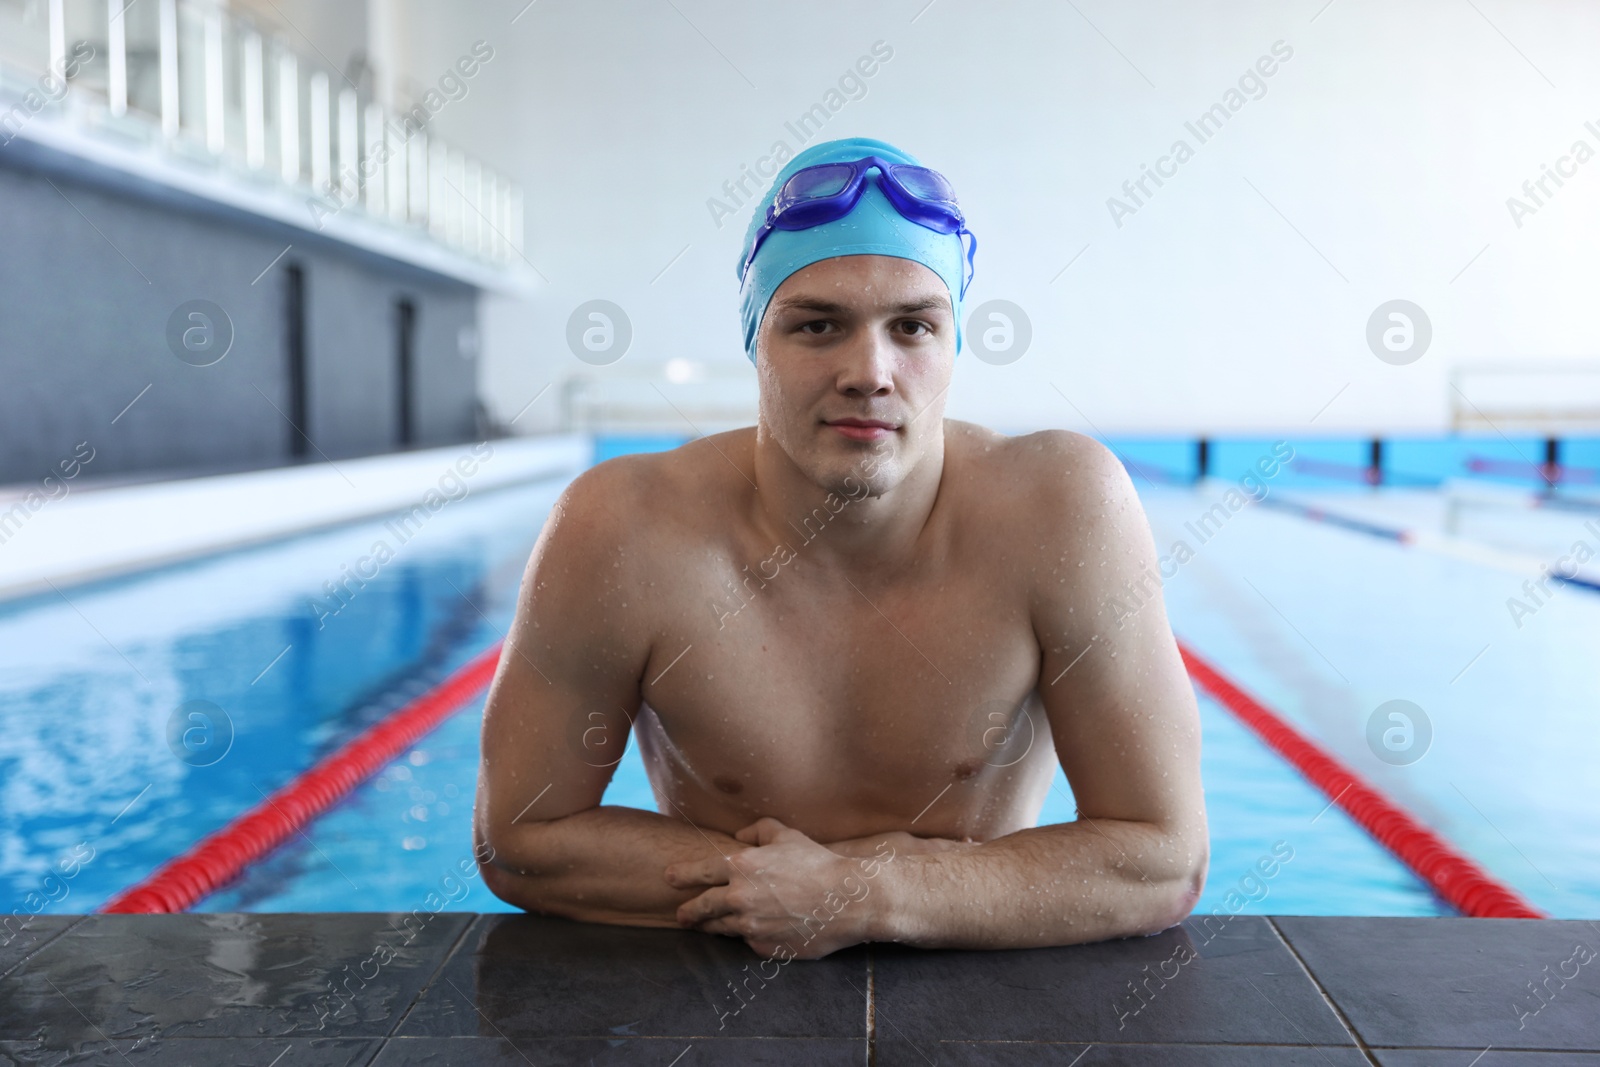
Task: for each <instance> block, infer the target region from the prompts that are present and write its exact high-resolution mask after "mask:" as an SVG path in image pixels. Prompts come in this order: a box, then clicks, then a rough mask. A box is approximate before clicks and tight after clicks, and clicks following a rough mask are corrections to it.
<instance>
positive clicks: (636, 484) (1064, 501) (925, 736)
mask: <svg viewBox="0 0 1600 1067" xmlns="http://www.w3.org/2000/svg"><path fill="white" fill-rule="evenodd" d="M796 175H798V176H799V177H798V178H796ZM791 179H795V180H793V181H791ZM766 205H773V206H774V210H769V211H768V212H767V213H766V215H765V216H763V214H762V213H761V212H760V211H758V212H757V214H756V217H755V218H754V219H753V220H752V222H751V225H750V230H749V233H748V234H747V240H746V242H745V246H744V250H743V254H742V256H741V259H740V265H739V266H740V276H741V279H742V286H743V290H742V291H743V297H742V310H743V317H744V326H745V344H746V349H747V353H748V355H749V356H750V358H751V360H752V361H753V362H754V363H755V366H756V373H757V377H758V379H759V384H760V403H759V421H758V423H757V425H756V426H754V427H750V428H746V429H741V430H734V431H730V432H728V433H720V434H714V435H712V436H709V437H703V438H700V439H698V440H696V441H693V442H691V443H689V444H687V445H684V446H683V447H681V448H678V449H676V450H674V451H671V452H666V453H657V454H648V455H636V456H626V457H621V458H618V459H613V460H609V461H607V462H605V463H601V464H599V465H597V466H595V467H593V468H591V469H589V470H587V471H585V472H584V473H583V474H581V475H580V476H579V477H578V478H576V479H575V480H574V481H573V482H572V484H571V485H570V486H569V487H568V488H567V489H566V491H565V493H564V494H563V495H562V497H561V500H560V502H559V503H558V504H557V505H556V506H555V509H554V511H553V512H552V514H551V516H550V518H549V520H548V521H547V522H546V524H545V527H544V530H543V532H542V533H541V535H540V537H539V541H538V544H537V545H536V546H535V548H534V550H533V554H532V558H531V559H530V560H529V562H528V569H527V573H526V575H525V577H524V579H523V584H522V592H521V599H520V601H519V603H518V607H517V613H516V618H515V620H514V622H513V624H512V629H511V633H510V635H509V639H508V641H507V645H506V649H505V651H504V653H503V654H502V655H501V658H500V666H499V671H498V673H497V675H496V677H495V680H494V684H493V686H492V688H491V690H490V694H489V701H488V706H487V710H486V712H485V718H484V727H483V766H482V773H481V778H480V786H479V793H478V806H477V818H476V835H477V839H478V845H479V847H480V854H482V855H489V854H491V853H492V858H491V859H489V860H487V861H486V862H485V863H484V865H483V874H484V878H485V880H486V882H487V884H488V885H489V886H490V887H491V888H492V889H493V890H494V892H495V893H496V894H498V895H499V896H500V897H501V898H503V899H504V900H506V901H508V902H510V903H513V904H516V905H518V906H520V907H523V908H526V909H529V910H532V911H539V912H545V913H550V914H555V915H562V916H567V917H569V918H573V919H578V920H585V921H591V922H601V923H620V924H628V925H637V926H668V927H671V926H683V927H693V928H696V929H699V930H703V931H707V932H710V933H717V934H726V935H730V936H736V937H741V938H743V939H744V940H745V941H746V942H747V943H748V944H749V946H750V947H751V948H752V949H753V950H755V951H756V952H758V953H761V954H763V955H767V956H773V955H778V956H782V957H783V958H785V959H788V958H791V957H804V958H815V957H819V956H824V955H827V954H828V953H830V952H834V951H836V950H838V949H840V948H844V947H846V946H849V945H853V944H856V943H858V942H862V941H870V940H882V941H888V940H893V941H899V942H903V943H906V944H910V945H919V946H928V947H953V948H1012V947H1028V946H1041V945H1061V944H1071V943H1076V942H1084V941H1095V940H1100V939H1104V938H1110V937H1119V936H1126V935H1130V934H1140V933H1152V932H1155V931H1158V930H1161V929H1164V928H1166V927H1168V926H1171V925H1173V924H1175V923H1177V922H1179V921H1180V920H1182V919H1183V917H1184V916H1186V915H1187V914H1188V913H1189V911H1190V910H1191V909H1192V907H1193V906H1194V902H1195V900H1196V898H1197V897H1198V896H1199V894H1200V890H1201V887H1202V884H1203V882H1204V878H1205V871H1206V861H1207V837H1206V820H1205V808H1204V800H1203V797H1202V794H1201V784H1200V768H1199V752H1200V734H1199V723H1198V715H1197V711H1196V707H1195V699H1194V694H1193V691H1192V689H1191V688H1190V686H1189V681H1188V677H1187V675H1186V673H1185V671H1184V668H1183V664H1182V661H1181V659H1180V657H1179V654H1178V650H1177V645H1176V642H1175V641H1174V639H1173V636H1172V632H1171V630H1170V628H1169V627H1168V624H1167V620H1166V614H1165V609H1164V607H1163V605H1162V602H1161V599H1160V597H1159V595H1157V596H1155V597H1153V598H1152V599H1150V600H1149V601H1148V602H1146V603H1145V604H1144V606H1143V607H1142V608H1140V609H1138V610H1137V611H1135V612H1133V613H1132V614H1131V615H1130V614H1129V613H1128V612H1127V611H1126V609H1125V608H1124V607H1123V606H1122V605H1121V604H1119V603H1116V602H1115V600H1116V598H1117V597H1118V596H1119V594H1121V593H1123V592H1124V588H1123V587H1124V582H1125V581H1127V580H1129V579H1133V580H1136V581H1137V580H1143V576H1144V575H1145V573H1146V570H1147V568H1151V567H1153V566H1154V562H1155V551H1154V546H1153V543H1152V539H1151V535H1150V530H1149V526H1148V523H1147V521H1146V519H1145V516H1144V511H1143V509H1142V508H1141V506H1140V504H1139V501H1138V498H1137V497H1136V496H1135V494H1134V490H1133V487H1132V484H1131V483H1130V481H1129V479H1128V476H1127V474H1126V473H1125V472H1124V470H1123V468H1122V466H1121V464H1120V463H1119V462H1118V461H1117V459H1116V458H1115V456H1113V454H1112V453H1111V452H1110V451H1109V450H1107V449H1106V448H1105V447H1104V446H1102V445H1100V444H1099V443H1097V442H1095V441H1094V440H1093V439H1091V438H1088V437H1085V436H1082V435H1080V434H1076V433H1071V432H1068V431H1064V430H1047V431H1043V432H1040V433H1034V434H1029V435H1027V436H1023V437H1015V438H1011V437H1005V436H1002V435H1000V434H996V433H993V432H991V431H989V430H986V429H984V428H982V427H980V426H976V425H973V424H971V423H965V422H958V421H955V420H947V419H945V418H943V412H944V401H945V394H946V391H947V389H948V387H949V384H950V376H951V371H952V366H953V360H954V358H955V356H956V353H957V352H958V351H959V348H960V341H961V334H960V326H961V304H962V297H963V296H964V295H965V289H966V284H967V282H968V280H969V278H968V276H967V271H966V268H967V266H968V265H969V264H970V263H971V261H972V251H968V250H967V249H966V246H965V244H964V242H963V240H962V238H963V237H964V236H965V237H966V238H968V240H972V238H971V235H970V233H969V232H968V231H967V230H966V228H965V223H964V220H963V219H962V217H961V215H960V211H959V209H958V208H957V207H956V205H955V198H954V193H953V192H952V191H951V190H950V188H949V185H948V183H947V182H944V180H943V179H942V178H941V177H940V176H939V175H937V174H936V173H934V172H932V171H928V170H925V169H923V168H921V167H920V166H919V165H917V162H916V160H914V159H912V158H911V157H910V156H908V155H906V154H905V153H903V152H901V151H899V150H898V149H895V148H894V147H892V146H890V145H888V144H885V143H883V142H881V141H874V140H867V139H849V140H843V141H832V142H827V143H824V144H818V145H815V146H813V147H811V148H809V149H807V150H806V151H804V152H802V153H800V154H799V155H798V156H796V157H795V158H794V159H793V160H791V161H790V162H789V163H788V165H787V166H786V167H785V168H784V169H783V170H782V171H781V172H780V173H779V174H778V176H777V177H776V179H775V180H774V183H773V188H772V191H771V193H770V194H769V196H768V198H767V200H766V201H765V202H764V204H763V206H766ZM973 250H974V251H975V241H974V244H973ZM964 252H965V253H966V254H965V255H963V253H964ZM630 728H631V729H632V730H633V731H634V736H635V737H636V738H637V740H638V745H639V751H640V753H641V754H642V756H643V758H644V762H645V766H646V768H647V770H648V773H649V776H650V781H651V785H652V787H653V789H654V792H655V795H656V800H657V807H658V809H659V813H657V812H647V811H642V810H638V809H633V808H626V807H601V806H600V799H601V796H602V794H603V793H604V791H605V788H606V785H607V783H608V782H609V781H610V779H611V774H612V771H613V769H614V767H615V764H616V761H617V760H618V759H619V758H620V755H621V753H622V751H623V747H624V744H625V741H626V738H627V736H628V730H629V729H630ZM1057 760H1059V761H1060V764H1061V766H1062V768H1063V769H1064V770H1065V772H1066V775H1067V778H1068V780H1069V782H1070V783H1071V786H1072V790H1073V794H1074V797H1075V800H1076V804H1077V807H1078V815H1079V817H1078V819H1077V820H1076V821H1074V822H1069V823H1061V824H1054V825H1046V826H1035V825H1034V823H1035V821H1036V819H1037V818H1038V814H1039V811H1040V808H1041V806H1042V804H1043V802H1044V799H1045V795H1046V793H1047V792H1048V790H1049V788H1050V783H1051V779H1052V777H1053V775H1054V772H1055V766H1056V761H1057Z"/></svg>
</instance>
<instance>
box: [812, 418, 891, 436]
mask: <svg viewBox="0 0 1600 1067" xmlns="http://www.w3.org/2000/svg"><path fill="white" fill-rule="evenodd" d="M826 425H828V426H831V427H833V429H835V430H837V431H838V432H839V433H841V434H843V435H844V436H846V437H848V438H850V440H852V441H876V440H879V439H880V438H884V437H888V436H889V435H890V434H892V433H894V432H895V430H896V427H895V424H894V423H892V422H884V421H882V420H880V419H829V420H827V423H826Z"/></svg>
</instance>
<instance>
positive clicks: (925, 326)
mask: <svg viewBox="0 0 1600 1067" xmlns="http://www.w3.org/2000/svg"><path fill="white" fill-rule="evenodd" d="M904 325H906V326H920V327H921V328H922V332H923V333H931V332H932V330H931V329H930V327H929V326H928V324H927V323H925V322H907V323H905V324H904Z"/></svg>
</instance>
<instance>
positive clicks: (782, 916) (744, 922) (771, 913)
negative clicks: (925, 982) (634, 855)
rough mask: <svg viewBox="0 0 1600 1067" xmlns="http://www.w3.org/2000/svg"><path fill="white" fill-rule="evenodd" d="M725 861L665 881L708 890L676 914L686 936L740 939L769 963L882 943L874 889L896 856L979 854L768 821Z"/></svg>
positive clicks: (895, 834)
mask: <svg viewBox="0 0 1600 1067" xmlns="http://www.w3.org/2000/svg"><path fill="white" fill-rule="evenodd" d="M733 836H734V839H735V840H737V841H739V842H740V843H741V844H742V845H743V846H745V847H743V848H740V849H738V850H736V851H731V852H730V854H729V855H727V856H715V857H712V858H710V859H696V860H680V861H678V862H675V863H669V864H668V865H667V866H666V868H665V869H664V870H663V872H662V876H663V877H664V878H665V880H666V882H667V884H668V885H671V886H673V887H675V888H678V889H692V888H695V887H697V886H705V887H706V889H705V891H704V892H702V893H701V894H700V895H699V896H696V897H694V898H692V899H690V900H687V901H685V902H684V903H683V904H681V905H679V907H678V916H677V917H678V923H679V925H681V926H683V927H685V928H686V929H696V930H701V931H704V932H706V933H712V934H725V935H728V936H730V937H739V938H743V939H744V941H745V943H746V944H747V945H749V946H750V948H751V950H752V951H754V952H756V953H758V954H760V955H762V956H766V957H771V956H773V955H774V954H775V953H777V952H778V951H779V949H780V946H782V947H784V948H786V949H787V951H788V952H789V953H791V954H792V955H793V956H794V957H795V958H798V959H819V958H821V957H823V956H826V955H828V954H829V953H831V952H836V951H838V950H839V949H842V948H848V947H849V946H851V945H855V944H859V943H861V942H863V941H871V940H879V939H881V936H880V935H881V934H882V933H883V931H884V927H883V924H882V921H881V920H882V917H883V913H882V910H881V907H880V905H881V902H882V899H883V894H882V893H881V892H879V893H877V896H876V899H873V900H871V902H870V903H868V900H869V898H871V897H873V894H874V888H875V886H874V880H875V879H877V878H878V876H879V875H880V874H881V873H882V872H883V870H884V868H885V865H892V864H893V862H894V859H895V857H896V856H904V855H908V854H909V855H917V854H925V853H930V852H944V851H949V850H952V849H964V848H972V847H976V846H975V843H974V842H973V841H972V840H971V839H970V838H967V839H964V840H960V841H957V840H954V839H952V838H942V837H916V836H915V835H912V834H909V833H906V832H904V831H902V830H895V831H892V832H889V833H881V834H873V835H871V836H868V837H858V838H850V839H847V840H843V841H835V842H832V843H830V844H826V845H824V844H821V843H820V842H817V841H814V840H812V839H811V838H810V837H809V836H807V835H806V834H805V833H803V832H801V831H799V830H796V829H794V828H793V827H790V826H786V825H784V824H783V823H782V822H779V821H778V820H777V819H774V818H772V817H770V816H767V817H763V818H760V819H757V820H756V821H755V822H753V823H751V824H750V825H749V826H746V827H744V828H743V829H741V830H740V831H739V832H738V833H736V834H734V835H733Z"/></svg>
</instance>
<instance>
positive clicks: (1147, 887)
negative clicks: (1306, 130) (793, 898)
mask: <svg viewBox="0 0 1600 1067" xmlns="http://www.w3.org/2000/svg"><path fill="white" fill-rule="evenodd" d="M1204 874H1205V868H1204V844H1203V838H1202V839H1201V843H1199V844H1195V843H1193V841H1192V839H1191V841H1190V842H1187V843H1186V842H1185V841H1184V840H1183V839H1182V838H1181V837H1180V836H1179V835H1175V834H1174V835H1167V834H1163V833H1162V832H1161V831H1160V830H1159V829H1158V828H1157V827H1155V826H1152V825H1150V824H1148V823H1135V822H1124V821H1119V820H1109V819H1097V820H1093V821H1092V822H1091V821H1090V820H1087V819H1080V820H1079V821H1078V822H1073V823H1061V824H1054V825H1050V826H1036V827H1032V828H1030V829H1027V830H1019V831H1017V832H1016V833H1013V834H1007V835H1006V836H1005V837H999V838H995V839H994V840H992V841H988V842H985V843H983V844H981V845H974V846H972V847H969V848H966V849H959V850H952V851H947V852H937V853H930V854H924V855H910V856H905V857H902V858H901V859H899V860H897V861H896V862H895V863H893V864H889V865H887V866H886V867H885V871H884V879H885V882H884V892H883V895H882V896H881V897H880V898H879V900H880V903H879V911H878V912H877V914H876V915H875V917H874V922H875V925H876V927H877V929H876V930H875V931H874V940H883V941H899V942H902V943H904V944H908V945H915V946H918V947H921V948H973V949H983V948H1036V947H1041V946H1048V945H1068V944H1079V943H1082V942H1088V941H1101V940H1105V939H1106V938H1112V937H1126V936H1129V935H1132V934H1144V933H1154V932H1156V931H1158V930H1163V929H1165V928H1167V927H1168V926H1171V925H1173V924H1175V923H1177V922H1179V921H1180V920H1182V919H1183V917H1184V916H1185V915H1187V914H1188V913H1189V911H1190V909H1192V908H1193V907H1194V902H1195V899H1196V898H1197V897H1198V896H1199V892H1200V884H1201V881H1202V879H1203V878H1204Z"/></svg>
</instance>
